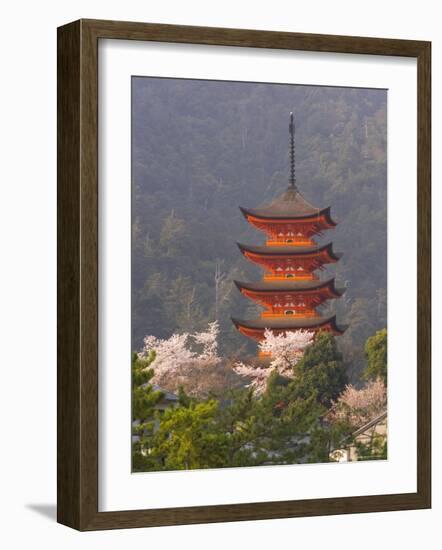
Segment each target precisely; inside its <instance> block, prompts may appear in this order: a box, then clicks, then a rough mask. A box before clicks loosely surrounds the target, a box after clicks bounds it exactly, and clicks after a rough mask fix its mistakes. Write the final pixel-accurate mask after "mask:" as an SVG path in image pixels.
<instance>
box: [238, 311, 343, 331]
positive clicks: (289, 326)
mask: <svg viewBox="0 0 442 550" xmlns="http://www.w3.org/2000/svg"><path fill="white" fill-rule="evenodd" d="M232 322H233V324H234V325H235V326H236V328H239V327H244V328H248V329H252V330H262V331H264V330H265V329H270V330H301V329H305V330H308V329H319V328H321V327H323V326H325V325H328V324H330V325H331V327H332V328H333V330H335V331H336V332H337V333H339V334H342V333H343V332H345V330H346V329H347V325H339V326H338V324H337V323H336V315H331V316H329V317H289V316H284V317H273V318H271V317H267V318H264V317H257V318H256V319H247V320H244V319H236V318H234V317H232Z"/></svg>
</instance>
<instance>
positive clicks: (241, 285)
mask: <svg viewBox="0 0 442 550" xmlns="http://www.w3.org/2000/svg"><path fill="white" fill-rule="evenodd" d="M233 282H234V283H235V285H236V287H237V288H238V290H239V291H240V292H242V291H243V290H246V291H249V292H254V293H256V294H277V293H281V294H287V293H292V292H299V293H306V292H315V291H318V290H322V289H324V288H326V289H328V290H329V291H330V293H331V294H332V295H334V296H336V298H339V297H340V296H342V295H343V294H344V292H345V290H346V289H345V288H336V286H335V279H334V278H332V279H327V280H326V281H314V282H313V283H311V282H305V281H302V282H298V281H287V280H284V281H274V282H271V283H266V282H265V281H264V282H258V283H247V282H242V281H236V280H234V281H233Z"/></svg>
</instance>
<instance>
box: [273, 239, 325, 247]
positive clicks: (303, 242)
mask: <svg viewBox="0 0 442 550" xmlns="http://www.w3.org/2000/svg"><path fill="white" fill-rule="evenodd" d="M315 244H316V243H315V241H314V240H313V239H309V238H308V237H272V238H271V239H267V241H266V245H267V246H314V245H315Z"/></svg>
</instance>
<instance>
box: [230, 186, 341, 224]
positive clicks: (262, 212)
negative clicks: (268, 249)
mask: <svg viewBox="0 0 442 550" xmlns="http://www.w3.org/2000/svg"><path fill="white" fill-rule="evenodd" d="M240 210H241V212H242V213H243V214H244V216H246V217H247V216H248V215H250V216H255V217H257V218H262V219H281V220H287V219H306V218H312V217H314V218H318V217H320V216H325V217H326V218H327V221H328V222H329V224H330V225H332V226H334V225H336V223H335V222H334V221H333V220H332V218H331V216H330V207H329V206H328V207H327V208H315V207H314V206H312V205H311V204H310V203H309V202H308V201H306V200H305V198H304V197H303V196H302V194H301V193H300V192H299V190H298V188H297V187H295V186H293V187H292V186H289V187H288V189H286V190H285V191H284V193H282V194H281V195H279V196H278V197H276V199H274V200H273V201H272V202H270V203H269V204H263V205H262V206H259V207H258V208H253V209H252V208H242V207H240Z"/></svg>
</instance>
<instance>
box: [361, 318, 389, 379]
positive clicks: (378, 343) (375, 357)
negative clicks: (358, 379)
mask: <svg viewBox="0 0 442 550" xmlns="http://www.w3.org/2000/svg"><path fill="white" fill-rule="evenodd" d="M365 355H366V357H367V367H366V369H365V371H364V378H365V379H371V380H375V379H376V378H382V380H383V381H384V383H385V384H386V383H387V329H386V328H384V329H382V330H378V331H377V332H376V334H375V335H374V336H371V337H370V338H368V340H367V342H366V343H365Z"/></svg>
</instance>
